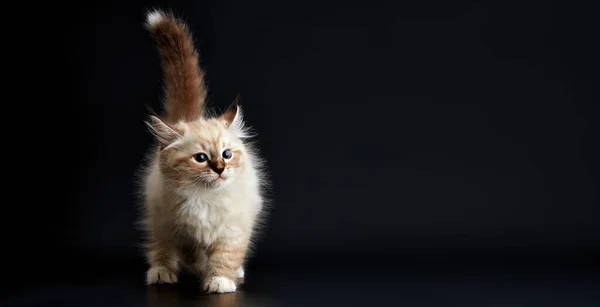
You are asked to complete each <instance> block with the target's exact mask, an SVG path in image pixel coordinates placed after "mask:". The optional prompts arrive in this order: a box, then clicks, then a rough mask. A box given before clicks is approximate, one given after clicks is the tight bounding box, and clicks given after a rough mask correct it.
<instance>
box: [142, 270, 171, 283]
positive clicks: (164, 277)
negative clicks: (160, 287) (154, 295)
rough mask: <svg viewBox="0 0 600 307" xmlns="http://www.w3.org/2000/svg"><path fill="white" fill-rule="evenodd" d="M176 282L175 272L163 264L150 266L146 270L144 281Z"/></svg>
mask: <svg viewBox="0 0 600 307" xmlns="http://www.w3.org/2000/svg"><path fill="white" fill-rule="evenodd" d="M176 282H177V273H176V272H175V271H173V270H170V269H168V268H166V267H164V266H155V267H151V268H150V269H149V270H148V272H146V283H147V284H149V285H151V284H174V283H176Z"/></svg>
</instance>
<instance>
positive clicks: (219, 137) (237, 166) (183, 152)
mask: <svg viewBox="0 0 600 307" xmlns="http://www.w3.org/2000/svg"><path fill="white" fill-rule="evenodd" d="M147 124H148V126H149V127H150V130H151V132H152V133H153V134H154V136H155V137H156V140H157V141H158V143H159V146H160V153H159V155H160V167H161V171H162V174H163V176H164V177H165V179H166V180H168V181H171V182H176V183H177V184H178V186H180V187H204V188H209V189H218V188H221V187H223V186H225V185H227V184H228V183H230V182H231V181H232V180H233V179H234V178H235V177H236V176H237V175H239V174H241V173H242V172H243V171H244V169H245V167H246V165H247V163H248V162H249V157H248V152H247V151H246V148H245V146H244V143H243V142H242V139H243V138H245V137H247V135H246V133H245V130H244V125H243V119H242V112H241V108H240V107H239V106H238V105H237V104H233V105H232V106H231V107H229V109H227V110H226V111H225V112H224V113H223V114H222V115H221V116H218V117H212V118H199V119H198V120H196V121H193V122H183V121H181V122H178V123H175V124H168V123H166V122H165V121H163V120H161V119H160V118H158V117H156V116H151V117H150V121H149V122H147Z"/></svg>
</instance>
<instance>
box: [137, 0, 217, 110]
mask: <svg viewBox="0 0 600 307" xmlns="http://www.w3.org/2000/svg"><path fill="white" fill-rule="evenodd" d="M146 28H147V29H148V30H149V31H150V33H151V34H152V37H153V38H154V40H155V42H156V44H157V47H158V51H159V54H160V58H161V64H162V70H163V86H164V91H165V93H164V95H165V98H164V101H163V103H164V106H165V111H166V118H165V119H166V120H167V121H170V122H175V121H178V120H184V121H192V120H195V119H197V118H198V117H200V116H202V114H203V112H204V100H205V98H206V88H205V83H204V74H203V73H202V70H201V69H200V66H199V62H198V51H197V50H196V48H195V47H194V40H193V38H192V34H191V32H190V30H189V29H188V27H187V25H186V24H185V23H184V22H183V21H182V20H180V19H177V18H176V17H174V16H173V14H171V13H165V12H162V11H159V10H153V11H150V12H148V14H147V16H146Z"/></svg>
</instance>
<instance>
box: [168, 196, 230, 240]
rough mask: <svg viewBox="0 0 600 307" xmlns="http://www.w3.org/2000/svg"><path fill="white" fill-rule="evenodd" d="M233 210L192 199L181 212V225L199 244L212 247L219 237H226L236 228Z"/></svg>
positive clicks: (214, 203)
mask: <svg viewBox="0 0 600 307" xmlns="http://www.w3.org/2000/svg"><path fill="white" fill-rule="evenodd" d="M232 214H233V212H232V210H231V209H229V208H228V207H226V206H224V205H223V204H221V203H218V202H211V201H210V200H206V199H192V200H189V201H187V202H186V203H184V205H183V206H182V207H181V208H180V210H179V214H178V215H179V218H178V220H179V224H180V226H183V228H184V229H185V230H186V232H187V233H188V234H189V235H191V236H193V237H195V238H196V239H197V240H198V241H199V243H202V244H206V245H210V244H211V243H213V242H214V241H215V240H216V239H217V238H219V237H225V236H227V235H228V234H229V233H231V232H232V229H234V228H235V223H232Z"/></svg>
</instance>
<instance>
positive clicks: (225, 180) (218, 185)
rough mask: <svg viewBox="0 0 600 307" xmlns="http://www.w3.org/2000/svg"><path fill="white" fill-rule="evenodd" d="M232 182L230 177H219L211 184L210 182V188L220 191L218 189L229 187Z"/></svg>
mask: <svg viewBox="0 0 600 307" xmlns="http://www.w3.org/2000/svg"><path fill="white" fill-rule="evenodd" d="M230 181H231V178H229V177H217V178H215V179H213V180H212V181H211V182H209V184H208V186H209V187H211V188H213V189H218V188H221V187H223V186H225V185H227V184H228V183H229V182H230Z"/></svg>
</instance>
